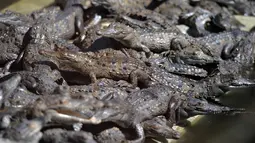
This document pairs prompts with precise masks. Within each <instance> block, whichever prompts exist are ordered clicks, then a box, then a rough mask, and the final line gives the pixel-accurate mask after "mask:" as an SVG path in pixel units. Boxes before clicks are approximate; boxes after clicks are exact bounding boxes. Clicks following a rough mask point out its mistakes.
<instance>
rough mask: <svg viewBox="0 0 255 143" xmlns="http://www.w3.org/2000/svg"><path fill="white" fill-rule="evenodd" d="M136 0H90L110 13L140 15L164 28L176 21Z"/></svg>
mask: <svg viewBox="0 0 255 143" xmlns="http://www.w3.org/2000/svg"><path fill="white" fill-rule="evenodd" d="M137 2H138V1H133V0H118V1H115V0H92V4H93V5H95V6H102V7H104V8H105V9H107V10H108V11H109V12H110V13H112V14H117V15H120V16H122V15H127V16H135V17H142V18H145V19H146V20H151V21H153V22H155V23H157V24H160V25H161V26H162V27H164V28H169V27H171V25H173V24H174V23H176V21H170V20H169V19H167V18H166V17H165V16H164V15H161V14H159V13H157V12H154V11H152V10H148V9H145V8H144V6H141V5H139V4H137Z"/></svg>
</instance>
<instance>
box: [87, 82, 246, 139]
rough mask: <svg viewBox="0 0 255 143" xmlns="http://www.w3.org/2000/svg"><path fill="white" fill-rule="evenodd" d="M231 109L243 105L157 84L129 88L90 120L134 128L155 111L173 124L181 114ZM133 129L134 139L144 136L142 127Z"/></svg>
mask: <svg viewBox="0 0 255 143" xmlns="http://www.w3.org/2000/svg"><path fill="white" fill-rule="evenodd" d="M151 105H153V106H151ZM232 112H234V113H235V112H241V113H243V109H240V108H230V107H225V106H221V105H216V104H211V103H208V102H207V101H205V100H200V99H196V98H193V97H186V96H184V95H183V94H181V93H179V92H176V91H174V90H172V89H171V88H169V87H167V86H162V85H159V86H154V87H150V88H147V89H142V90H140V91H135V92H132V93H130V95H129V96H128V97H127V98H126V99H125V100H124V102H122V101H118V102H117V103H114V99H113V104H109V106H105V108H101V109H99V110H98V111H96V112H95V115H93V117H91V119H90V120H96V121H99V122H107V121H111V122H114V123H117V124H118V125H120V126H122V127H124V128H130V127H133V128H136V129H138V127H139V126H137V125H140V124H143V121H148V122H150V121H149V120H151V119H152V118H154V117H156V116H159V115H165V116H166V117H167V119H168V120H169V121H170V123H172V124H175V123H178V122H179V121H180V120H181V117H182V118H183V117H184V119H186V118H188V117H191V116H194V115H204V114H228V113H232ZM152 122H153V121H152ZM144 127H145V126H144ZM146 129H148V130H147V131H149V129H150V128H149V127H148V126H147V127H146ZM137 133H138V135H139V138H138V139H137V140H139V141H142V140H143V138H144V133H143V130H137ZM158 133H159V132H158ZM169 135H172V136H171V137H178V133H177V132H176V131H174V130H171V131H170V132H169Z"/></svg>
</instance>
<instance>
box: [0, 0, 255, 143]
mask: <svg viewBox="0 0 255 143" xmlns="http://www.w3.org/2000/svg"><path fill="white" fill-rule="evenodd" d="M253 6H255V1H249V0H55V3H54V4H53V5H50V6H48V7H45V8H43V9H41V10H37V11H33V12H32V13H29V14H26V15H25V14H20V13H17V12H13V11H6V12H4V13H1V14H0V48H1V50H0V51H1V52H0V64H1V69H0V87H1V88H0V103H1V110H0V111H1V112H0V113H1V114H0V141H1V142H10V143H16V142H19V143H21V142H22V143H23V142H26V143H28V142H33V143H34V142H40V143H41V142H42V143H48V142H55V143H57V142H59V143H60V142H61V143H62V142H77V143H82V142H86V143H96V142H99V143H116V142H119V143H120V142H121V143H122V142H136V143H142V142H145V138H147V137H152V138H154V137H164V138H172V139H179V138H180V137H181V135H180V133H179V132H178V131H176V130H174V129H173V126H184V125H186V126H187V125H188V123H187V119H188V118H189V117H192V116H195V115H236V114H243V113H247V112H248V111H246V110H245V109H244V108H237V107H229V106H227V105H223V104H222V103H221V101H220V97H222V96H223V95H225V94H226V93H227V92H228V91H229V90H230V89H231V88H235V87H238V88H239V87H242V88H248V87H252V86H254V85H255V82H254V80H253V78H252V77H251V76H250V75H251V73H252V71H253V64H254V56H255V54H254V45H255V43H254V38H255V34H254V32H253V31H254V29H251V31H249V32H248V31H242V30H241V28H242V27H243V26H244V25H243V24H241V23H240V22H239V21H237V20H236V19H235V17H234V15H249V16H253V15H255V11H254V10H255V9H254V8H253ZM229 98H231V97H229ZM233 118H235V116H233Z"/></svg>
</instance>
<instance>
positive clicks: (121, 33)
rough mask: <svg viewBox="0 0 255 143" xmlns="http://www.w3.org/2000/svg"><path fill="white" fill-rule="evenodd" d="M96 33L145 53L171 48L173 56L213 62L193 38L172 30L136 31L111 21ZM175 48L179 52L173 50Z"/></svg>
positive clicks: (191, 61)
mask: <svg viewBox="0 0 255 143" xmlns="http://www.w3.org/2000/svg"><path fill="white" fill-rule="evenodd" d="M98 34H100V35H102V36H104V37H110V38H114V39H115V40H117V41H119V42H121V43H122V44H123V45H125V46H127V47H128V48H131V49H135V50H142V51H144V52H146V53H150V52H151V51H152V52H158V53H160V52H163V51H167V52H168V51H170V50H171V51H174V54H173V55H172V56H174V58H180V59H181V60H183V61H185V62H189V63H199V64H200V63H201V64H203V63H212V62H214V59H213V58H212V57H211V56H210V55H208V52H207V51H205V50H203V49H204V48H203V46H202V45H199V44H198V43H196V42H197V41H195V40H194V38H192V37H189V36H186V35H183V34H179V33H176V32H174V31H161V30H160V31H138V30H136V29H133V28H131V27H129V26H126V25H124V24H121V23H112V24H111V25H110V26H109V27H107V28H106V29H102V30H99V31H98ZM190 43H192V44H190ZM181 49H184V50H181ZM176 50H181V52H175V51H176ZM170 53H171V52H170Z"/></svg>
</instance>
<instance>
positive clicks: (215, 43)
mask: <svg viewBox="0 0 255 143" xmlns="http://www.w3.org/2000/svg"><path fill="white" fill-rule="evenodd" d="M246 36H248V33H247V32H244V31H240V30H233V31H229V32H222V33H219V34H210V35H208V36H205V37H201V38H197V39H196V40H197V41H200V42H201V43H205V45H206V46H205V48H207V49H208V50H209V51H210V52H211V54H212V55H213V56H214V57H217V58H221V57H222V58H223V59H224V58H226V59H227V58H228V56H229V55H230V54H231V51H232V48H233V46H234V45H235V44H236V43H237V42H238V41H240V40H241V39H242V37H246Z"/></svg>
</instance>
